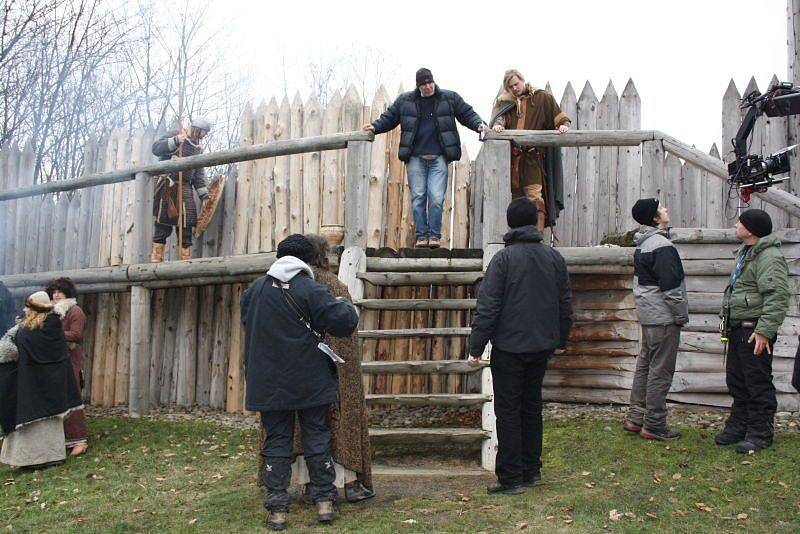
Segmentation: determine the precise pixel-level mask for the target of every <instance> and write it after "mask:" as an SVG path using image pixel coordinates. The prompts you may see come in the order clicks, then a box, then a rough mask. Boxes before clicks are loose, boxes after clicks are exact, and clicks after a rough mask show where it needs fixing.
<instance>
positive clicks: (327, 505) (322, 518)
mask: <svg viewBox="0 0 800 534" xmlns="http://www.w3.org/2000/svg"><path fill="white" fill-rule="evenodd" d="M317 519H318V520H319V522H320V523H330V522H331V521H333V501H322V502H318V503H317Z"/></svg>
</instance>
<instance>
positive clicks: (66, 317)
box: [45, 278, 89, 456]
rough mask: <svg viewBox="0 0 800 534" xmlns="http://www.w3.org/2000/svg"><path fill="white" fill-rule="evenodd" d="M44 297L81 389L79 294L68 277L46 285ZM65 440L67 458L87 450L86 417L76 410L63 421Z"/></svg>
mask: <svg viewBox="0 0 800 534" xmlns="http://www.w3.org/2000/svg"><path fill="white" fill-rule="evenodd" d="M45 291H47V294H48V295H50V298H51V299H53V302H54V303H55V307H54V308H53V311H55V313H56V314H58V316H59V317H61V326H62V328H63V329H64V339H65V340H66V342H67V347H68V348H69V360H70V364H72V372H73V374H74V375H75V383H76V384H78V389H79V390H80V389H82V387H83V380H81V367H82V364H83V346H82V343H83V332H84V330H85V329H86V315H85V314H84V313H83V310H82V309H81V307H80V306H78V302H77V300H76V297H77V296H78V291H77V289H76V288H75V284H74V283H73V282H72V280H70V279H69V278H56V279H55V280H52V281H51V282H50V283H49V284H47V289H46V290H45ZM64 437H65V438H66V440H67V441H66V445H67V449H69V450H70V456H80V455H81V454H83V453H85V452H86V450H87V449H88V448H89V441H88V439H89V437H88V432H87V430H86V416H85V414H84V411H83V410H75V411H74V412H72V413H71V414H70V415H69V417H67V419H66V420H65V421H64Z"/></svg>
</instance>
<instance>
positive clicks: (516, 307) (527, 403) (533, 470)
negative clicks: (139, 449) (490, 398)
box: [469, 197, 572, 494]
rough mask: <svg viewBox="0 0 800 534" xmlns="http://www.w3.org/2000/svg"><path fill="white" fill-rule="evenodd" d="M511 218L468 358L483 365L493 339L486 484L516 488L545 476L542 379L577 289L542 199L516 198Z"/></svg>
mask: <svg viewBox="0 0 800 534" xmlns="http://www.w3.org/2000/svg"><path fill="white" fill-rule="evenodd" d="M506 218H507V220H508V226H509V227H510V228H511V231H510V232H508V233H507V234H506V235H505V236H504V237H503V240H504V241H505V243H506V248H504V249H503V250H501V251H500V252H498V253H497V254H496V255H495V256H494V257H493V258H492V261H491V262H490V263H489V267H488V268H487V269H486V275H485V276H484V279H483V282H482V283H481V287H480V290H479V291H478V306H477V310H476V312H475V318H474V319H473V320H472V333H471V334H470V336H469V354H470V357H469V360H470V364H472V365H477V363H478V361H479V359H480V357H481V355H482V354H483V351H484V349H485V348H486V344H487V342H489V341H491V342H492V355H491V370H492V382H493V385H494V411H495V415H496V416H497V422H496V424H495V431H496V432H497V442H498V444H497V460H496V463H495V473H496V474H497V482H494V483H493V484H491V485H490V486H489V488H488V491H489V493H512V494H517V493H522V492H523V491H524V486H534V485H536V484H537V483H539V481H540V480H541V474H540V471H541V467H542V462H541V454H542V381H543V380H544V373H545V370H546V368H547V360H548V359H549V358H550V355H552V354H553V353H554V352H556V353H557V354H560V353H563V349H564V348H565V347H566V345H567V339H568V338H569V331H570V328H571V327H572V291H571V290H570V284H569V274H568V273H567V265H566V263H565V262H564V258H562V257H561V254H559V253H558V252H557V251H556V249H554V248H551V247H549V246H547V245H543V244H542V243H541V241H542V234H540V233H539V230H537V229H536V222H537V209H536V204H534V203H533V201H532V200H531V199H529V198H528V197H519V198H516V199H514V200H513V201H511V204H509V206H508V210H507V211H506Z"/></svg>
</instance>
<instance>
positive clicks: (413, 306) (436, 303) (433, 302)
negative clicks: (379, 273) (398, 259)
mask: <svg viewBox="0 0 800 534" xmlns="http://www.w3.org/2000/svg"><path fill="white" fill-rule="evenodd" d="M476 303H477V300H476V299H364V300H359V301H356V304H358V305H359V306H361V307H362V308H364V309H365V310H474V309H475V307H476V305H477V304H476Z"/></svg>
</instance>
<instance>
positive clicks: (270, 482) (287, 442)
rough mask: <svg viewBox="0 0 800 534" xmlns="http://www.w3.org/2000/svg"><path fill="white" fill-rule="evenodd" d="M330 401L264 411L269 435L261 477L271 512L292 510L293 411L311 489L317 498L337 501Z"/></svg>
mask: <svg viewBox="0 0 800 534" xmlns="http://www.w3.org/2000/svg"><path fill="white" fill-rule="evenodd" d="M328 406H329V405H327V404H325V405H323V406H315V407H313V408H307V409H305V410H297V411H296V412H295V411H294V410H290V411H271V412H261V424H262V425H263V426H264V430H265V431H266V434H267V438H266V439H265V440H264V443H263V445H262V447H261V455H262V456H263V457H264V460H265V463H264V472H263V473H262V480H263V481H264V486H265V487H266V488H267V493H266V496H265V498H264V507H265V508H266V509H267V510H269V511H271V512H286V511H288V510H289V493H288V492H287V491H286V490H287V489H288V488H289V482H290V481H291V478H292V461H293V459H294V456H293V454H292V440H293V432H292V431H293V429H294V414H295V413H297V415H298V418H299V420H300V432H301V437H302V441H303V456H304V458H305V461H306V465H307V466H308V476H309V478H310V479H311V482H310V483H309V485H308V493H309V496H310V497H311V500H312V501H314V502H323V501H335V500H336V495H337V492H336V486H334V485H333V483H334V481H335V480H336V468H335V467H334V464H333V458H332V457H331V429H330V426H328V421H327V416H328Z"/></svg>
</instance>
